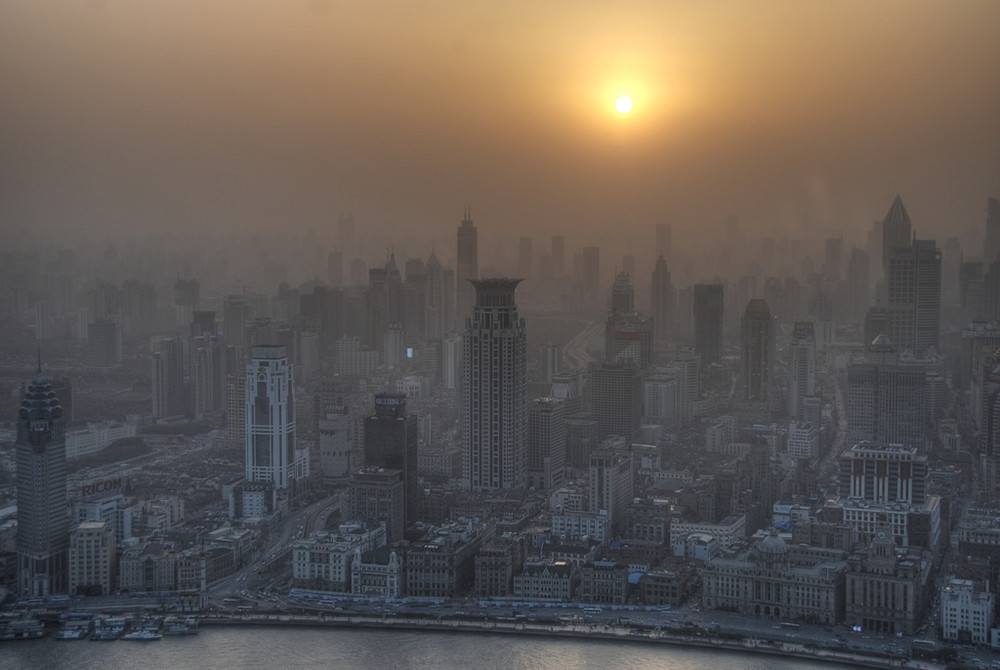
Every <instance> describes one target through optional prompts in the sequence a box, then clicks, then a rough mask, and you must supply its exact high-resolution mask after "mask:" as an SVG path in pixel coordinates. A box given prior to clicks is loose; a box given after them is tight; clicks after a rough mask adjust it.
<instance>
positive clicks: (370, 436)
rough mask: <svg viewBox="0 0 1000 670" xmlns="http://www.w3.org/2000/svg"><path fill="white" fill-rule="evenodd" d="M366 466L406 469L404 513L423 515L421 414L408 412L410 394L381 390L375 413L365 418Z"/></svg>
mask: <svg viewBox="0 0 1000 670" xmlns="http://www.w3.org/2000/svg"><path fill="white" fill-rule="evenodd" d="M365 466H366V467H376V468H386V469H393V470H402V471H403V499H404V507H405V510H404V516H405V518H406V520H407V521H410V522H414V521H416V520H417V519H418V518H419V515H420V490H419V488H418V485H417V417H416V415H412V414H409V415H408V414H407V413H406V395H405V394H402V393H399V394H396V393H378V394H376V395H375V413H374V414H372V415H371V416H369V417H367V418H365Z"/></svg>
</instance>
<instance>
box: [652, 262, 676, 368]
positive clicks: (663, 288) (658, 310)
mask: <svg viewBox="0 0 1000 670" xmlns="http://www.w3.org/2000/svg"><path fill="white" fill-rule="evenodd" d="M650 296H651V298H652V303H653V305H652V309H651V310H650V311H651V312H652V315H653V348H654V349H655V350H656V351H657V352H658V353H663V352H664V351H666V348H667V344H668V342H669V341H670V339H671V336H672V335H673V333H674V304H675V298H674V286H673V284H672V283H671V282H670V270H668V269H667V261H666V259H665V258H664V256H663V254H660V256H659V257H657V259H656V266H655V267H654V268H653V284H652V290H651V291H650Z"/></svg>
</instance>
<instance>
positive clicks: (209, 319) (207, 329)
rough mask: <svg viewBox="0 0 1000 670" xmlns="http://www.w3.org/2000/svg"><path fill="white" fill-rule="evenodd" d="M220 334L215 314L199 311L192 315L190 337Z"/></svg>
mask: <svg viewBox="0 0 1000 670" xmlns="http://www.w3.org/2000/svg"><path fill="white" fill-rule="evenodd" d="M218 334H219V325H218V324H217V323H216V322H215V312H211V311H197V312H194V313H193V314H192V315H191V325H190V327H189V331H188V335H189V336H190V337H199V336H201V335H218Z"/></svg>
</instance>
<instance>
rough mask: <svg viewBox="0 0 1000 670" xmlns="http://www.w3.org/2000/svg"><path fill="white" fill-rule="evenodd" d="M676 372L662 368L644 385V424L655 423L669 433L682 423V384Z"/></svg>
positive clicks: (648, 378)
mask: <svg viewBox="0 0 1000 670" xmlns="http://www.w3.org/2000/svg"><path fill="white" fill-rule="evenodd" d="M679 376H680V375H678V374H677V371H676V370H673V369H670V368H661V369H659V370H657V372H655V373H654V374H652V375H650V376H649V377H646V379H645V381H644V382H643V385H642V406H643V412H642V416H643V419H642V420H643V423H655V424H659V425H661V426H663V427H664V428H666V430H668V431H675V430H677V428H678V426H679V422H680V383H679V381H678V377H679Z"/></svg>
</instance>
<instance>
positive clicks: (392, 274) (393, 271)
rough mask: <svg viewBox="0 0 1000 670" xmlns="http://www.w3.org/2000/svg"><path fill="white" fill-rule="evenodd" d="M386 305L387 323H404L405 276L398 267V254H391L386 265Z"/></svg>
mask: <svg viewBox="0 0 1000 670" xmlns="http://www.w3.org/2000/svg"><path fill="white" fill-rule="evenodd" d="M385 291H386V293H385V305H386V322H387V323H392V324H402V323H403V296H402V291H403V275H402V274H400V272H399V267H397V266H396V254H389V260H388V262H386V264H385Z"/></svg>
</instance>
